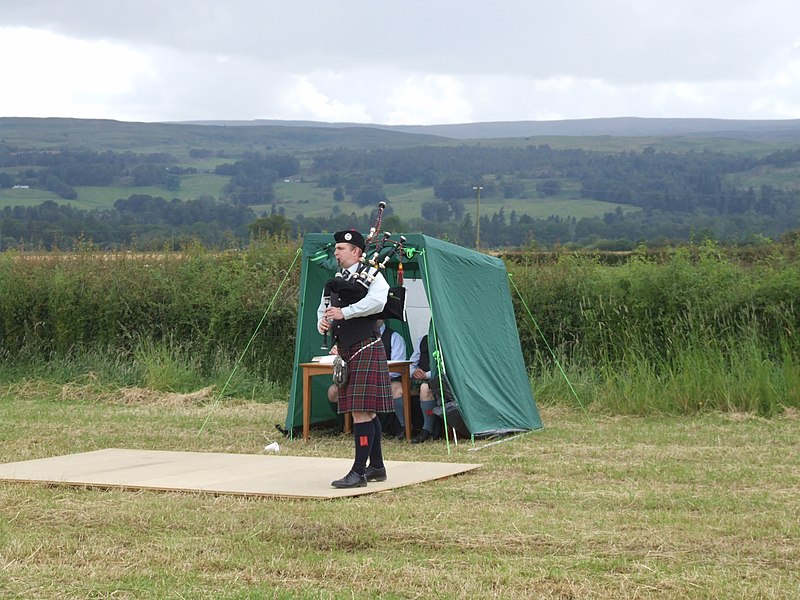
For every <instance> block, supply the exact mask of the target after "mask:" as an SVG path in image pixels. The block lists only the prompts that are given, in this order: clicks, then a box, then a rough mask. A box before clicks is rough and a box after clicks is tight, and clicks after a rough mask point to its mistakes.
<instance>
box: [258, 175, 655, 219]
mask: <svg viewBox="0 0 800 600" xmlns="http://www.w3.org/2000/svg"><path fill="white" fill-rule="evenodd" d="M531 186H533V183H531ZM384 190H385V192H386V196H387V198H388V204H389V206H391V208H392V211H393V214H395V215H397V216H399V217H400V218H401V219H402V220H403V221H408V220H410V219H417V218H420V217H421V212H420V211H421V207H422V204H423V203H424V202H432V201H435V200H436V197H435V196H434V193H433V188H432V187H418V186H414V185H411V184H390V185H386V186H384ZM275 195H276V197H277V206H278V207H280V208H282V209H283V211H284V214H285V216H286V218H287V219H289V220H292V219H294V217H296V216H297V215H298V214H302V215H303V216H305V217H329V216H330V215H331V211H332V210H334V207H338V210H340V211H341V212H342V213H343V214H350V213H353V212H354V213H356V214H357V215H360V214H363V213H368V212H369V211H370V210H372V207H371V206H369V207H363V206H359V205H357V204H355V203H353V202H350V201H349V200H345V201H343V202H334V200H333V190H332V189H330V188H320V187H317V185H316V183H314V182H310V181H309V182H301V183H295V182H291V183H284V182H279V183H276V184H275ZM531 196H532V197H531V198H527V199H523V198H502V197H488V198H485V197H482V198H481V212H480V214H481V216H489V217H491V215H492V214H494V213H499V212H500V210H501V209H504V212H505V217H506V219H508V218H509V216H510V215H511V211H516V212H517V214H518V215H523V214H527V215H529V216H531V217H534V218H547V217H549V216H551V215H557V216H560V217H575V218H576V219H581V218H583V217H602V216H603V215H604V214H606V213H608V212H614V210H615V209H616V208H617V207H618V206H619V207H620V208H622V209H623V211H624V212H626V213H627V212H635V211H638V210H640V209H639V208H637V207H634V206H627V205H624V204H614V203H610V202H599V201H596V200H588V199H584V198H580V197H579V191H578V189H577V187H576V186H574V185H573V186H571V185H570V184H569V183H567V184H565V185H564V189H563V191H562V193H561V194H559V195H558V196H554V197H552V198H540V197H536V193H535V192H531ZM253 208H254V209H255V210H257V211H269V210H271V206H267V205H260V206H255V207H253ZM464 209H465V212H466V213H469V214H470V215H471V217H472V220H473V222H474V221H475V216H476V212H477V199H469V200H466V201H465V202H464Z"/></svg>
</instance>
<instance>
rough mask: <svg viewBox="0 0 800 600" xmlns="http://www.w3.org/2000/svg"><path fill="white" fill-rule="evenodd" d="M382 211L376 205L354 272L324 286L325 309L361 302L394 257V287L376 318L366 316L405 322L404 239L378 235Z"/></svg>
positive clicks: (342, 273)
mask: <svg viewBox="0 0 800 600" xmlns="http://www.w3.org/2000/svg"><path fill="white" fill-rule="evenodd" d="M385 208H386V203H385V202H380V203H379V204H378V213H377V215H376V217H375V223H374V225H373V226H372V227H371V228H370V232H369V235H368V236H366V238H365V239H364V241H365V248H364V252H363V254H362V255H361V261H360V262H359V263H358V267H357V268H356V270H355V272H351V271H349V270H347V269H344V270H342V271H339V272H337V273H336V275H335V276H334V277H333V278H332V279H330V280H329V281H328V282H327V283H326V284H325V288H324V291H323V293H322V299H323V302H324V305H325V307H326V308H327V307H328V306H331V305H332V304H333V306H339V307H344V306H350V305H351V304H355V303H356V302H358V301H359V300H361V299H363V298H364V297H365V296H366V295H367V292H368V291H369V287H370V285H372V282H373V281H375V277H376V276H377V274H378V273H379V272H380V271H381V270H382V269H383V270H385V269H386V265H387V264H388V263H389V261H390V260H391V259H393V258H394V257H395V256H397V258H398V262H399V265H398V284H399V285H398V286H396V287H390V288H389V293H388V296H387V299H386V305H385V306H384V308H383V311H381V312H380V313H378V314H375V315H370V318H371V319H399V320H401V321H405V320H406V289H405V288H404V287H403V279H402V273H403V263H402V257H403V244H404V243H405V242H406V238H405V237H404V236H402V235H401V236H400V238H399V239H397V240H393V239H392V234H391V233H389V232H388V231H386V232H384V233H383V234H382V235H381V234H380V233H381V232H380V229H381V222H382V221H383V211H384V209H385ZM327 345H328V334H327V332H325V346H326V347H327Z"/></svg>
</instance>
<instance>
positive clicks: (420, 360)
mask: <svg viewBox="0 0 800 600" xmlns="http://www.w3.org/2000/svg"><path fill="white" fill-rule="evenodd" d="M410 360H411V365H409V368H410V369H411V380H412V382H413V383H415V384H418V385H419V407H420V409H421V410H422V429H421V430H420V432H419V433H418V434H417V435H416V436H414V437H413V438H412V439H411V443H412V444H421V443H422V442H426V441H428V440H429V439H431V436H432V435H433V426H434V423H435V422H436V419H435V417H434V414H433V412H432V411H433V408H434V407H435V406H436V399H435V398H434V396H433V391H432V390H431V388H430V385H429V383H428V382H429V381H430V380H431V358H430V352H429V351H428V336H427V335H424V336H422V338H420V340H419V344H417V349H416V350H414V354H412V355H411V359H410ZM394 414H395V415H397V419H398V420H399V421H400V426H401V427H402V428H403V429H405V415H403V399H402V398H400V403H399V404H398V402H397V399H395V403H394Z"/></svg>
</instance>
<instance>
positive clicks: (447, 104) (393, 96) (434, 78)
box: [385, 75, 473, 125]
mask: <svg viewBox="0 0 800 600" xmlns="http://www.w3.org/2000/svg"><path fill="white" fill-rule="evenodd" d="M470 94H471V91H470V90H468V89H467V88H465V86H464V85H463V84H462V83H461V82H460V81H459V80H458V79H457V78H456V77H451V76H441V75H427V76H425V77H414V76H411V77H406V79H405V80H404V81H402V82H401V83H400V84H399V85H397V86H395V87H393V88H392V89H391V90H390V92H389V96H388V98H387V99H386V110H387V116H386V121H385V122H386V124H389V125H431V124H434V123H468V122H470V121H471V120H472V118H473V114H472V104H471V103H470V100H469V97H470Z"/></svg>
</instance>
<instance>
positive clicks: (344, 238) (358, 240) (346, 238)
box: [333, 229, 367, 252]
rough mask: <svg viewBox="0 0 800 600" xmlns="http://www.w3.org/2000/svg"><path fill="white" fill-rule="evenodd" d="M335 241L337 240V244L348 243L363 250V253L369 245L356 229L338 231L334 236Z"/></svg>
mask: <svg viewBox="0 0 800 600" xmlns="http://www.w3.org/2000/svg"><path fill="white" fill-rule="evenodd" d="M333 239H335V240H336V242H337V243H339V242H347V243H348V244H353V246H357V247H359V248H361V251H362V252H363V251H364V249H365V248H366V247H367V244H366V242H365V241H364V236H363V235H361V234H360V233H359V232H357V231H356V230H355V229H348V230H346V231H337V232H336V233H334V234H333Z"/></svg>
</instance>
